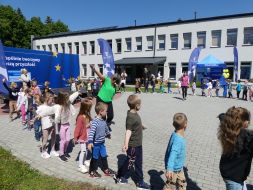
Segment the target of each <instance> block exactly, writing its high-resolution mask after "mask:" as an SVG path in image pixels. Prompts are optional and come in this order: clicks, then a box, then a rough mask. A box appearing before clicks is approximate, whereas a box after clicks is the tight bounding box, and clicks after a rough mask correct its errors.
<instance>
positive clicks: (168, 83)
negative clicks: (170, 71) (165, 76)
mask: <svg viewBox="0 0 253 190" xmlns="http://www.w3.org/2000/svg"><path fill="white" fill-rule="evenodd" d="M167 86H168V94H170V93H172V90H171V80H168V82H167Z"/></svg>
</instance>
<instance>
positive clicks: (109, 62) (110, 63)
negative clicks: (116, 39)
mask: <svg viewBox="0 0 253 190" xmlns="http://www.w3.org/2000/svg"><path fill="white" fill-rule="evenodd" d="M98 44H99V46H100V52H101V54H102V58H103V65H104V69H105V74H106V76H108V77H111V76H112V75H113V74H114V73H115V64H114V58H113V53H112V48H111V46H110V45H109V43H108V42H107V41H106V40H104V39H102V38H99V39H98Z"/></svg>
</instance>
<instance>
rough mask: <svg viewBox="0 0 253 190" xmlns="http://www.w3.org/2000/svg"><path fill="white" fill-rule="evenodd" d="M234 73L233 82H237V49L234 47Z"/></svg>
mask: <svg viewBox="0 0 253 190" xmlns="http://www.w3.org/2000/svg"><path fill="white" fill-rule="evenodd" d="M233 52H234V73H235V82H236V81H237V80H238V51H237V48H236V47H234V50H233Z"/></svg>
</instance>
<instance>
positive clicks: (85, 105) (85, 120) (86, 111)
mask: <svg viewBox="0 0 253 190" xmlns="http://www.w3.org/2000/svg"><path fill="white" fill-rule="evenodd" d="M91 107H92V101H91V100H89V99H87V98H85V99H83V100H82V102H81V105H80V111H79V114H78V115H77V117H76V128H75V131H74V141H75V143H76V142H78V143H79V144H80V154H79V167H78V171H80V172H81V173H86V172H88V169H87V168H86V166H85V165H84V163H86V162H85V160H86V142H87V141H88V138H87V134H88V133H87V131H88V130H87V128H89V127H90V121H91V115H90V110H91Z"/></svg>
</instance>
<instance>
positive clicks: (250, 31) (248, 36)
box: [243, 27, 253, 45]
mask: <svg viewBox="0 0 253 190" xmlns="http://www.w3.org/2000/svg"><path fill="white" fill-rule="evenodd" d="M243 43H244V44H249V45H252V44H253V27H247V28H244V40H243Z"/></svg>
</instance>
